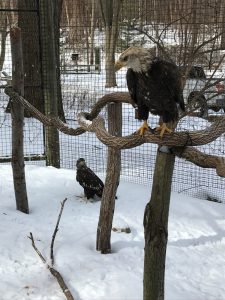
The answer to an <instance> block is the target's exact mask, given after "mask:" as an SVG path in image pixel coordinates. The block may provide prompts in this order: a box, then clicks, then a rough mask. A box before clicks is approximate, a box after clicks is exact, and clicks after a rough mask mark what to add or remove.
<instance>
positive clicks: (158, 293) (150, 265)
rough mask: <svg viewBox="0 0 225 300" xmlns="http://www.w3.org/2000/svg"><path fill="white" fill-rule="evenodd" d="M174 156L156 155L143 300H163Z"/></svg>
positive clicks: (147, 220)
mask: <svg viewBox="0 0 225 300" xmlns="http://www.w3.org/2000/svg"><path fill="white" fill-rule="evenodd" d="M174 163H175V156H174V155H172V154H167V153H162V152H159V151H158V153H157V157H156V163H155V171H154V177H153V184H152V194H151V199H150V202H149V203H148V204H147V206H146V208H145V216H144V228H145V257H144V300H149V299H151V300H163V299H164V279H165V261H166V246H167V239H168V218H169V206H170V194H171V185H172V178H173V169H174Z"/></svg>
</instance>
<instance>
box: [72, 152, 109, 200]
mask: <svg viewBox="0 0 225 300" xmlns="http://www.w3.org/2000/svg"><path fill="white" fill-rule="evenodd" d="M76 167H77V176H76V180H77V181H78V182H79V184H80V185H81V186H82V187H83V189H84V195H85V197H87V199H90V198H92V199H93V198H94V196H95V195H97V196H98V197H100V198H101V197H102V192H103V188H104V184H103V182H102V181H101V179H100V178H99V177H98V176H97V175H96V174H95V173H94V172H93V171H92V170H91V169H90V168H88V167H87V165H86V162H85V160H84V159H83V158H79V159H78V160H77V163H76Z"/></svg>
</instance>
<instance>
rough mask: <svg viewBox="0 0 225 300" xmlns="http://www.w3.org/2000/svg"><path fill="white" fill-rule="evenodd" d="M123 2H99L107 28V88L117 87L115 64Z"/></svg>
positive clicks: (108, 0)
mask: <svg viewBox="0 0 225 300" xmlns="http://www.w3.org/2000/svg"><path fill="white" fill-rule="evenodd" d="M122 2H123V1H122V0H114V1H113V0H104V1H103V0H99V3H100V8H101V13H102V18H103V23H104V27H105V72H106V83H105V87H113V86H116V74H115V70H114V63H115V50H116V43H117V38H118V27H119V16H120V11H121V6H122Z"/></svg>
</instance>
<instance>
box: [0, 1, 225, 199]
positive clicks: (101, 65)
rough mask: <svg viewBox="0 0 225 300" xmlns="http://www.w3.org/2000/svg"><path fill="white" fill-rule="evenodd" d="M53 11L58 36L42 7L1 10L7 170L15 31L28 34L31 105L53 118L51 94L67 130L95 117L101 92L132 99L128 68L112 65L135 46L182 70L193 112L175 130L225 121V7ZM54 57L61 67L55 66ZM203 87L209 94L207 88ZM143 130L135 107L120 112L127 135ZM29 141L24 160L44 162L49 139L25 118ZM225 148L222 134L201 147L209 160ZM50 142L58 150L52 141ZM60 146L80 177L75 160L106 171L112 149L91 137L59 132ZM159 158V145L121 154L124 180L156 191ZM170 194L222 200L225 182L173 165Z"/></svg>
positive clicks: (101, 6)
mask: <svg viewBox="0 0 225 300" xmlns="http://www.w3.org/2000/svg"><path fill="white" fill-rule="evenodd" d="M49 2H51V1H49ZM52 3H53V6H52V8H53V24H52V29H54V30H52V32H51V31H49V24H48V22H49V18H48V17H47V19H43V17H42V14H43V11H41V10H43V7H42V6H41V5H42V4H43V3H42V1H36V0H32V1H25V0H24V1H18V3H17V1H10V0H8V1H7V0H5V1H2V3H1V4H0V45H1V50H0V51H1V52H0V71H1V78H0V79H1V81H0V85H1V89H0V117H1V121H0V133H1V140H0V161H1V162H2V163H3V162H4V163H6V162H8V163H9V162H10V155H11V154H10V153H11V115H10V113H9V109H7V106H8V102H9V99H8V98H7V97H6V95H5V94H4V85H6V84H10V80H11V73H12V70H11V54H10V39H9V34H8V32H9V29H10V27H11V26H13V25H15V24H16V25H17V24H18V26H19V27H21V29H22V39H23V52H24V65H25V98H26V99H27V100H28V101H30V102H31V103H32V104H34V105H35V106H36V107H37V108H38V109H39V110H40V111H42V112H45V113H47V114H51V113H52V111H54V109H55V108H54V105H53V107H51V108H50V109H49V108H48V107H47V105H48V104H47V103H46V99H47V97H49V98H51V97H53V96H54V95H55V97H56V98H57V99H58V100H57V111H58V113H59V116H60V118H61V119H62V120H65V121H66V123H67V124H68V126H71V127H77V126H78V122H77V114H78V113H79V112H81V111H87V112H89V111H90V110H91V107H92V106H93V104H94V103H96V102H97V100H98V99H99V98H100V97H101V96H103V95H104V94H106V93H111V92H115V91H127V84H126V70H125V69H124V70H123V69H122V70H120V71H118V72H117V73H116V74H115V72H114V70H113V60H114V57H115V58H118V57H119V55H120V53H121V52H122V51H124V50H125V49H126V48H128V47H129V46H131V45H136V46H143V47H147V48H151V49H152V51H153V52H154V53H155V55H156V56H160V57H163V58H164V59H166V60H172V61H174V62H175V63H176V64H177V65H178V66H179V67H180V70H181V72H183V73H182V74H183V75H184V77H185V81H184V82H185V84H184V92H183V94H184V100H185V104H186V107H187V111H188V112H189V113H188V115H187V116H186V117H184V118H182V119H181V120H180V122H179V123H178V127H177V129H176V130H178V131H181V130H182V131H194V130H199V129H205V128H206V127H207V126H210V124H211V123H210V122H209V118H208V117H209V116H212V115H213V116H215V117H216V118H217V117H218V116H220V115H223V114H224V108H225V90H224V80H223V78H224V70H225V66H224V54H225V50H224V49H225V4H224V3H223V1H212V0H211V1H200V0H192V1H184V0H182V1H168V2H165V1H153V0H138V1H125V0H124V1H119V0H118V1H97V0H85V1H80V0H76V1H74V0H64V1H52ZM54 5H55V6H54ZM56 6H57V9H56ZM57 16H60V17H59V18H57ZM59 19H60V28H59V29H58V27H57V26H58V23H57V22H58V21H57V20H59ZM51 34H52V36H51ZM52 38H54V40H55V45H56V47H55V50H54V59H55V61H56V67H57V68H56V70H55V71H54V70H53V71H54V72H55V74H54V76H55V78H56V79H55V82H52V78H53V77H52V76H50V75H49V73H48V72H49V69H50V68H51V65H50V63H49V61H50V59H51V57H49V56H48V55H50V56H51V51H49V48H50V46H51V41H52ZM49 43H50V44H49ZM57 51H58V52H59V53H58V52H57ZM52 55H53V53H52ZM57 58H59V59H60V61H58V62H57ZM207 84H208V85H210V87H209V88H207V89H206V90H204V88H205V86H206V85H207ZM49 87H50V90H51V93H52V92H53V94H51V95H49V94H48V91H49ZM202 90H203V91H204V92H202ZM54 93H55V94H54ZM60 95H62V96H60ZM193 99H194V101H193ZM62 104H63V105H62ZM196 107H197V108H196ZM6 111H8V112H6ZM101 114H102V115H103V117H104V118H105V119H106V120H107V110H105V109H104V110H103V111H102V112H101ZM28 117H29V118H28ZM158 121H159V120H158V117H156V116H152V115H150V117H149V125H150V126H151V127H153V128H154V127H156V125H157V124H158ZM138 127H140V123H139V121H138V120H136V119H135V111H134V108H132V106H130V105H128V104H123V135H127V134H130V133H132V132H134V131H135V130H136V129H137V128H138ZM24 137H25V141H24V144H25V156H26V157H27V159H30V160H32V163H38V164H45V160H44V159H45V155H46V147H45V146H46V132H45V130H44V128H43V126H42V124H41V123H40V122H38V121H37V120H36V119H34V118H32V117H30V116H29V115H28V112H27V115H26V118H25V127H24ZM56 139H57V136H56ZM224 142H225V136H224V135H222V136H221V137H219V138H218V139H217V140H216V141H214V142H212V143H210V144H208V145H204V146H201V147H198V149H200V150H201V151H202V152H204V153H207V154H213V155H218V156H224V153H225V143H224ZM50 144H51V143H50ZM52 144H55V141H54V140H53V141H52ZM59 146H60V147H59V148H60V166H61V167H63V168H70V169H75V163H76V160H77V159H78V158H79V157H84V158H85V159H86V160H87V163H88V165H89V166H90V167H91V168H92V169H93V170H95V171H96V172H98V173H102V174H104V173H105V169H106V156H107V148H106V146H104V145H103V144H102V143H101V142H100V141H99V140H98V139H97V138H96V137H95V135H94V134H93V133H84V134H82V135H80V136H68V135H65V134H62V133H59ZM53 148H54V147H53ZM53 150H54V149H53ZM156 150H157V145H155V144H144V145H142V146H139V147H136V148H133V149H129V150H122V171H121V176H122V178H123V179H125V180H128V181H132V182H134V183H141V184H148V185H149V184H151V182H152V176H153V171H154V162H155V156H156ZM29 163H30V162H29ZM173 190H174V191H177V192H186V193H189V194H192V195H195V196H198V197H201V198H208V199H214V198H221V197H224V192H223V191H224V180H223V179H221V178H219V177H218V176H217V175H216V172H215V170H213V169H203V168H200V167H197V166H196V165H193V164H192V163H189V162H186V161H184V160H181V159H178V158H177V159H176V166H175V170H174V177H173Z"/></svg>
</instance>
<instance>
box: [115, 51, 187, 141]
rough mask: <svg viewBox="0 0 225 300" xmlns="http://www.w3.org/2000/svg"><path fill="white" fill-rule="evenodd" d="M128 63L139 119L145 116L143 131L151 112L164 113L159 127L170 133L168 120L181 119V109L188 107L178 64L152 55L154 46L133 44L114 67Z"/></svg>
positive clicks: (142, 131)
mask: <svg viewBox="0 0 225 300" xmlns="http://www.w3.org/2000/svg"><path fill="white" fill-rule="evenodd" d="M125 66H126V67H128V70H127V76H126V79H127V86H128V90H129V93H130V96H131V98H132V100H133V101H134V102H135V103H136V105H137V108H138V109H137V110H138V119H139V120H144V123H143V125H142V126H141V128H140V129H139V130H138V131H139V132H140V134H141V135H143V134H144V131H145V130H146V129H148V128H149V127H148V123H147V119H148V116H149V112H150V113H151V114H153V115H158V116H161V117H162V122H163V124H162V125H160V126H159V127H158V128H156V130H158V131H160V136H161V137H163V135H164V133H165V132H168V133H171V132H172V130H171V129H169V128H168V127H167V125H166V123H169V122H174V121H176V120H177V119H178V110H179V109H181V110H183V111H184V110H185V106H184V99H183V92H182V85H181V75H180V71H179V69H178V67H177V66H176V65H175V64H174V63H171V62H168V61H165V60H162V59H160V58H159V57H155V56H153V55H152V53H151V50H148V49H145V48H141V47H130V48H128V49H127V50H125V51H124V52H123V53H122V54H121V55H120V57H119V59H118V61H116V63H115V70H116V71H118V70H119V69H120V68H122V67H125Z"/></svg>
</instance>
